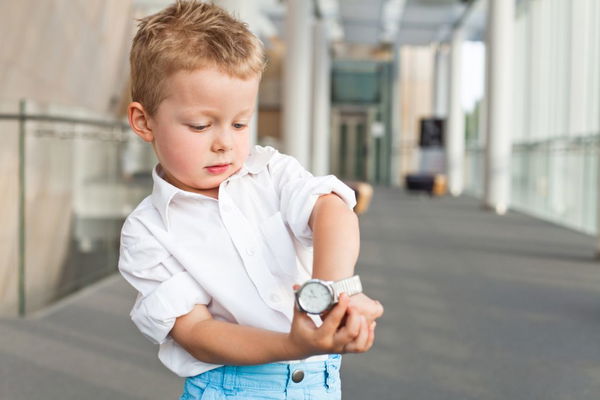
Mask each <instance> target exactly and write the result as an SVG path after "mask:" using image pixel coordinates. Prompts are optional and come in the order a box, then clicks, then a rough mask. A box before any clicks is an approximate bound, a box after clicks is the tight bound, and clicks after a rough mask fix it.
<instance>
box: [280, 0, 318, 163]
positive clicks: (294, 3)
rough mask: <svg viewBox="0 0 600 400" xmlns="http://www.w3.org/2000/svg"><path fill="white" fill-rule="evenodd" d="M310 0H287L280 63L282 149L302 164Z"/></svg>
mask: <svg viewBox="0 0 600 400" xmlns="http://www.w3.org/2000/svg"><path fill="white" fill-rule="evenodd" d="M312 4H313V2H312V1H307V0H289V1H288V2H287V13H286V17H285V25H284V26H285V43H286V51H285V59H284V65H283V68H284V70H283V77H284V79H283V118H282V120H283V143H284V151H285V152H286V153H287V154H290V155H292V156H294V157H296V158H297V159H298V161H300V163H301V164H302V165H304V166H305V167H309V166H310V165H311V164H310V154H309V153H310V135H309V130H310V127H311V124H310V121H311V107H310V100H311V87H312V81H311V70H312V61H311V60H312V51H311V44H312V40H311V32H312V29H311V24H312Z"/></svg>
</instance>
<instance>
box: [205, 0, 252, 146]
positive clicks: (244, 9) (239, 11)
mask: <svg viewBox="0 0 600 400" xmlns="http://www.w3.org/2000/svg"><path fill="white" fill-rule="evenodd" d="M215 4H216V5H218V6H219V7H222V8H223V9H225V10H227V11H228V12H229V13H230V14H231V15H233V16H234V17H235V18H237V19H239V20H240V21H244V22H245V23H247V24H248V28H249V29H250V30H251V31H252V32H253V33H254V34H255V35H256V36H260V31H259V27H260V24H261V23H262V22H263V20H262V19H261V14H260V9H259V6H260V3H259V2H257V1H247V0H246V1H244V0H217V1H216V2H215ZM248 127H249V128H250V132H249V137H250V144H251V145H255V144H256V143H257V141H258V99H257V101H256V107H255V109H254V117H253V118H252V120H251V121H250V124H249V126H248Z"/></svg>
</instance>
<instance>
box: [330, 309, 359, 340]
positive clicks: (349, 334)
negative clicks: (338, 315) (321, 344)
mask: <svg viewBox="0 0 600 400" xmlns="http://www.w3.org/2000/svg"><path fill="white" fill-rule="evenodd" d="M347 315H348V317H347V318H346V324H345V325H344V326H343V327H342V328H341V329H340V330H338V331H337V332H336V334H335V337H334V338H335V340H336V341H337V342H338V343H340V344H348V343H350V342H352V341H354V339H356V337H357V336H358V334H359V333H360V325H361V320H362V315H360V314H359V313H357V312H356V311H353V310H350V311H349V312H348V314H347Z"/></svg>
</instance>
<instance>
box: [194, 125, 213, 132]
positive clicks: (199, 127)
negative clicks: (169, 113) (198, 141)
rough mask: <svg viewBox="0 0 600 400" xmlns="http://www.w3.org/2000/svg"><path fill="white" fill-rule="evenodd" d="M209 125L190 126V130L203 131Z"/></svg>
mask: <svg viewBox="0 0 600 400" xmlns="http://www.w3.org/2000/svg"><path fill="white" fill-rule="evenodd" d="M209 126H210V125H190V128H192V129H193V130H195V131H203V130H205V129H206V128H208V127H209Z"/></svg>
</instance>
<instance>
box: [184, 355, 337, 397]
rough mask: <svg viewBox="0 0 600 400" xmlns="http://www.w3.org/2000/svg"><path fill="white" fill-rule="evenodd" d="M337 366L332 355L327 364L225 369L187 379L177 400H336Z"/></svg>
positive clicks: (271, 365)
mask: <svg viewBox="0 0 600 400" xmlns="http://www.w3.org/2000/svg"><path fill="white" fill-rule="evenodd" d="M340 364H341V356H340V355H338V354H334V355H330V356H329V359H328V360H326V361H315V362H301V363H294V364H284V363H272V364H263V365H248V366H241V367H233V366H224V367H220V368H216V369H213V370H210V371H207V372H204V373H202V374H200V375H196V376H192V377H189V378H187V379H186V380H185V385H184V390H183V394H182V395H181V397H180V398H179V400H225V399H236V400H317V399H318V400H339V399H341V398H342V394H341V386H340ZM300 377H302V379H301V380H300V379H299V378H300ZM296 381H299V382H296Z"/></svg>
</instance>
